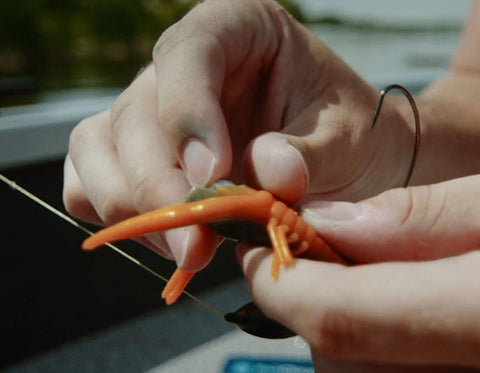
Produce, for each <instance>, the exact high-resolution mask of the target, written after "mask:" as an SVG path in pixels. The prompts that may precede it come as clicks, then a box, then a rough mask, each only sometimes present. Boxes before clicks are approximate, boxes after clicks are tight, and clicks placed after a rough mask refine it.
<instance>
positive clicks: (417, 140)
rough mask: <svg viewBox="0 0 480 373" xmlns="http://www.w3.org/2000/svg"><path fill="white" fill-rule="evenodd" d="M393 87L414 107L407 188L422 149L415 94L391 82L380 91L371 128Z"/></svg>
mask: <svg viewBox="0 0 480 373" xmlns="http://www.w3.org/2000/svg"><path fill="white" fill-rule="evenodd" d="M393 89H396V90H399V91H401V92H402V93H403V95H404V96H405V97H406V98H407V100H408V102H409V103H410V107H411V108H412V112H413V116H414V119H415V143H414V146H413V154H412V160H411V161H410V166H409V168H408V172H407V175H406V177H405V180H404V181H403V184H402V186H403V187H404V188H406V187H407V186H408V183H409V182H410V178H411V177H412V173H413V169H414V168H415V163H416V161H417V157H418V151H419V149H420V138H421V132H420V115H419V113H418V108H417V104H416V103H415V100H414V99H413V96H412V95H411V93H410V92H409V91H408V90H407V89H406V88H405V87H403V86H401V85H399V84H391V85H389V86H387V87H385V88H384V89H383V90H382V91H381V92H380V98H379V99H378V102H377V107H376V108H375V111H374V113H373V119H372V126H371V128H370V130H373V128H374V127H375V124H376V123H377V119H378V117H379V115H380V110H381V108H382V105H383V100H384V99H385V95H386V94H387V93H388V92H389V91H391V90H393Z"/></svg>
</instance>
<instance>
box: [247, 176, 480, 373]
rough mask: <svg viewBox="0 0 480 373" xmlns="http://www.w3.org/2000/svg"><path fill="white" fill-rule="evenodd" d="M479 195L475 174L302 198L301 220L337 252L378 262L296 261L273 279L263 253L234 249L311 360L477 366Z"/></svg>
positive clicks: (267, 307) (264, 305)
mask: <svg viewBox="0 0 480 373" xmlns="http://www.w3.org/2000/svg"><path fill="white" fill-rule="evenodd" d="M479 197H480V175H479V176H472V177H466V178H462V179H455V180H451V181H448V182H444V183H440V184H436V185H431V186H422V187H411V188H407V189H396V190H391V191H388V192H385V193H383V194H380V195H379V196H377V197H374V198H371V199H368V200H365V201H362V202H359V203H355V204H348V203H344V202H332V203H318V202H315V203H312V204H307V205H306V206H304V207H305V210H304V213H303V216H304V218H305V219H306V220H307V221H309V222H310V223H311V224H313V225H314V226H315V227H316V228H317V229H318V230H319V231H320V232H321V235H322V236H323V237H325V239H326V240H327V242H329V243H331V244H332V246H333V247H334V248H336V249H337V250H338V251H339V252H341V253H342V254H344V255H345V256H347V257H350V258H352V259H353V260H354V261H356V262H361V263H374V262H380V261H382V263H376V264H364V265H355V266H351V267H344V266H341V265H336V264H330V263H323V262H315V261H310V260H304V259H298V260H297V261H296V262H295V264H294V265H293V266H292V267H291V268H287V269H285V270H283V271H281V272H280V276H279V278H278V280H277V281H275V280H274V279H272V278H271V277H270V274H269V267H270V257H271V251H270V250H267V249H264V248H256V249H254V250H248V249H247V248H243V249H241V250H240V251H239V256H240V261H241V263H242V265H243V269H244V272H245V275H246V278H247V280H248V281H249V284H250V288H251V291H252V294H253V296H254V300H255V302H256V303H257V305H258V306H259V307H260V308H261V309H262V310H263V311H264V312H265V313H266V314H267V315H268V316H270V317H272V318H273V319H275V320H278V321H280V322H281V323H282V324H284V325H286V326H287V327H289V328H290V329H292V330H294V331H295V332H297V333H299V334H300V335H302V336H303V337H304V338H305V339H306V340H307V342H308V343H309V344H310V345H311V348H312V353H313V356H314V360H318V361H321V359H322V355H326V356H329V357H332V358H341V359H348V360H353V361H363V362H371V363H382V364H386V363H388V364H392V363H395V364H422V365H423V364H440V365H441V364H443V365H451V364H453V365H459V366H474V367H477V368H480V332H479V331H480V321H479V318H478V314H479V312H480V298H479V297H478V296H477V292H478V289H479V288H480V277H479V276H478V266H479V265H480V252H479V251H478V249H479V242H480V204H479V203H477V201H478V200H479ZM460 254H462V255H460ZM455 255H457V256H455ZM438 258H446V259H443V260H434V259H438ZM420 260H422V261H420ZM408 261H410V262H408ZM322 371H323V370H322Z"/></svg>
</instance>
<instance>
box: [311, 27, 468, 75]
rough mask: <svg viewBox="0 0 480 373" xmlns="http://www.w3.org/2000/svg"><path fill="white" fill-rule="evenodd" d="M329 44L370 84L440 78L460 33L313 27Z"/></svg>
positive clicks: (455, 31) (448, 30) (453, 51)
mask: <svg viewBox="0 0 480 373" xmlns="http://www.w3.org/2000/svg"><path fill="white" fill-rule="evenodd" d="M310 28H311V30H312V31H314V32H315V33H316V34H317V35H318V36H319V37H320V38H321V39H322V40H323V41H324V42H325V43H327V44H328V45H329V46H330V47H331V48H332V49H333V50H335V52H336V53H337V54H339V55H340V56H341V57H342V58H343V59H344V60H345V61H346V62H347V63H349V64H350V65H351V66H352V67H353V68H354V69H355V70H356V71H357V72H359V73H360V74H361V75H363V76H365V77H366V78H367V79H369V80H384V79H385V78H387V79H388V77H389V76H391V79H393V80H398V79H400V78H401V77H402V76H409V75H412V74H416V75H417V76H418V75H421V74H422V72H424V73H425V74H426V75H429V76H430V75H434V74H440V73H441V72H442V71H444V70H446V69H447V67H448V65H449V61H450V58H451V56H452V55H453V54H454V53H455V50H456V46H457V41H458V37H459V34H460V32H459V31H457V30H452V29H447V30H433V31H429V30H423V31H416V32H408V31H388V32H386V31H384V30H381V29H369V30H354V29H352V28H350V27H341V26H329V25H310Z"/></svg>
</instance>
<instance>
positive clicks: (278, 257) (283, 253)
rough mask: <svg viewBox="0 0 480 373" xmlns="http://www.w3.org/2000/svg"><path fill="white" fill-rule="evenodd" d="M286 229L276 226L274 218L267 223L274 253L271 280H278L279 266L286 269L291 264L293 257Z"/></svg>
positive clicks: (276, 222) (282, 226)
mask: <svg viewBox="0 0 480 373" xmlns="http://www.w3.org/2000/svg"><path fill="white" fill-rule="evenodd" d="M287 229H288V228H287V227H286V226H284V225H278V221H277V219H276V218H271V219H270V220H269V221H268V224H267V232H268V235H269V237H270V241H271V242H272V247H273V251H274V257H273V260H272V268H271V274H272V277H273V278H278V273H279V267H280V265H284V266H285V267H287V266H289V265H290V264H292V262H293V256H292V253H291V251H290V247H289V245H288V241H287V237H286V230H287Z"/></svg>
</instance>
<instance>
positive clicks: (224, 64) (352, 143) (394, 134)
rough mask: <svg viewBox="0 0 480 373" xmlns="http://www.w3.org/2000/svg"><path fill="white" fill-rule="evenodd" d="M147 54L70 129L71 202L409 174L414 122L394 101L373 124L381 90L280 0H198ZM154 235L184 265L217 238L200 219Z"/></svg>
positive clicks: (100, 209)
mask: <svg viewBox="0 0 480 373" xmlns="http://www.w3.org/2000/svg"><path fill="white" fill-rule="evenodd" d="M153 60H154V64H153V65H152V66H150V67H148V68H147V69H146V70H145V71H144V72H143V73H142V74H141V75H140V76H139V77H138V78H137V79H136V80H135V81H134V82H133V83H132V84H131V86H130V87H129V88H128V89H127V90H126V91H125V92H124V93H123V94H122V95H121V96H120V97H119V98H118V99H117V101H116V102H115V104H114V105H113V107H112V109H111V110H110V111H108V112H105V113H101V114H99V115H97V116H94V117H92V118H89V119H87V120H85V121H83V122H82V123H81V124H80V125H79V126H77V128H76V129H75V130H74V132H73V134H72V137H71V141H70V150H69V155H68V157H67V160H66V165H65V189H64V200H65V205H66V207H67V209H68V210H69V211H70V212H71V213H72V214H73V215H75V216H77V217H80V218H82V219H84V220H88V221H93V222H96V223H99V224H106V225H110V224H112V223H114V222H117V221H119V220H122V219H125V218H127V217H130V216H132V215H136V214H138V213H142V212H145V211H148V210H152V209H154V208H158V207H161V206H164V205H168V204H172V203H179V202H182V200H183V198H184V196H185V194H186V193H187V191H188V190H189V188H190V186H191V185H204V184H211V183H212V182H214V181H216V180H218V179H221V178H228V179H230V180H232V181H234V182H247V183H248V184H250V185H253V186H255V187H259V188H263V189H267V190H269V191H271V192H273V193H274V194H276V195H277V196H279V197H280V198H282V199H284V200H286V201H287V202H290V203H294V202H297V201H298V200H300V199H301V198H302V197H303V196H304V195H310V196H311V195H315V196H317V197H318V198H322V199H334V198H335V199H339V198H341V199H348V200H358V199H360V198H365V197H368V196H371V195H374V194H376V193H378V192H380V191H383V190H385V189H389V188H391V187H394V186H398V185H401V183H402V181H403V178H404V176H405V174H406V172H407V169H408V165H409V161H410V156H411V149H412V146H413V133H412V129H411V128H409V126H408V125H407V124H406V121H405V120H404V119H403V117H402V116H401V115H400V114H398V112H397V111H396V110H395V109H394V108H393V106H392V105H391V103H390V102H386V104H385V106H384V108H383V109H382V114H381V116H380V122H381V123H378V125H377V127H376V129H375V131H372V132H371V131H370V125H371V120H372V114H373V109H374V107H375V105H376V101H377V99H378V92H377V91H376V90H375V89H374V88H373V87H371V86H369V85H368V84H367V83H365V82H364V81H363V80H362V79H360V78H359V77H358V76H357V75H356V74H355V73H354V72H353V71H352V70H351V69H350V68H348V67H347V66H346V65H345V64H344V63H343V62H342V61H341V60H340V59H339V58H338V57H337V56H336V55H335V54H334V53H333V52H332V51H331V50H330V49H329V48H328V47H327V46H326V45H325V44H323V43H322V42H321V41H320V40H318V38H317V37H316V36H314V35H313V34H312V33H310V32H309V31H308V30H307V29H305V28H304V27H303V26H302V25H300V24H299V23H297V22H296V21H295V20H293V19H292V17H291V16H289V15H288V14H287V13H286V12H285V11H284V10H283V9H282V8H281V7H280V6H279V5H278V4H277V3H276V2H275V1H271V0H264V1H258V0H255V1H253V0H232V1H228V2H225V1H217V0H209V1H206V2H203V3H202V4H200V5H198V6H197V7H196V8H194V9H193V10H192V11H191V12H190V13H189V14H188V15H187V16H186V17H184V19H183V20H181V21H180V22H178V23H177V24H175V25H174V26H172V27H171V28H170V29H169V30H167V31H166V32H165V33H164V34H163V35H162V37H161V38H160V40H159V42H158V43H157V46H156V47H155V50H154V52H153ZM387 101H389V100H387ZM408 114H410V113H408ZM408 121H409V122H410V118H408ZM382 122H383V123H382ZM164 238H165V239H164ZM148 239H149V242H150V244H153V246H154V247H156V248H157V250H159V251H161V252H162V253H163V254H164V255H165V256H173V257H174V258H175V259H176V261H177V263H178V264H179V265H181V266H182V267H184V268H185V269H189V270H198V269H200V268H201V267H202V266H204V265H205V264H206V263H207V262H208V260H209V259H210V257H211V255H212V254H213V250H214V247H215V246H216V244H217V243H218V240H217V239H215V238H213V237H211V236H208V235H207V234H206V233H204V232H203V231H200V230H199V228H198V227H189V228H186V229H185V230H184V229H181V230H175V231H170V232H167V233H166V235H165V237H164V236H163V235H160V234H158V235H153V236H149V237H148Z"/></svg>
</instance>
